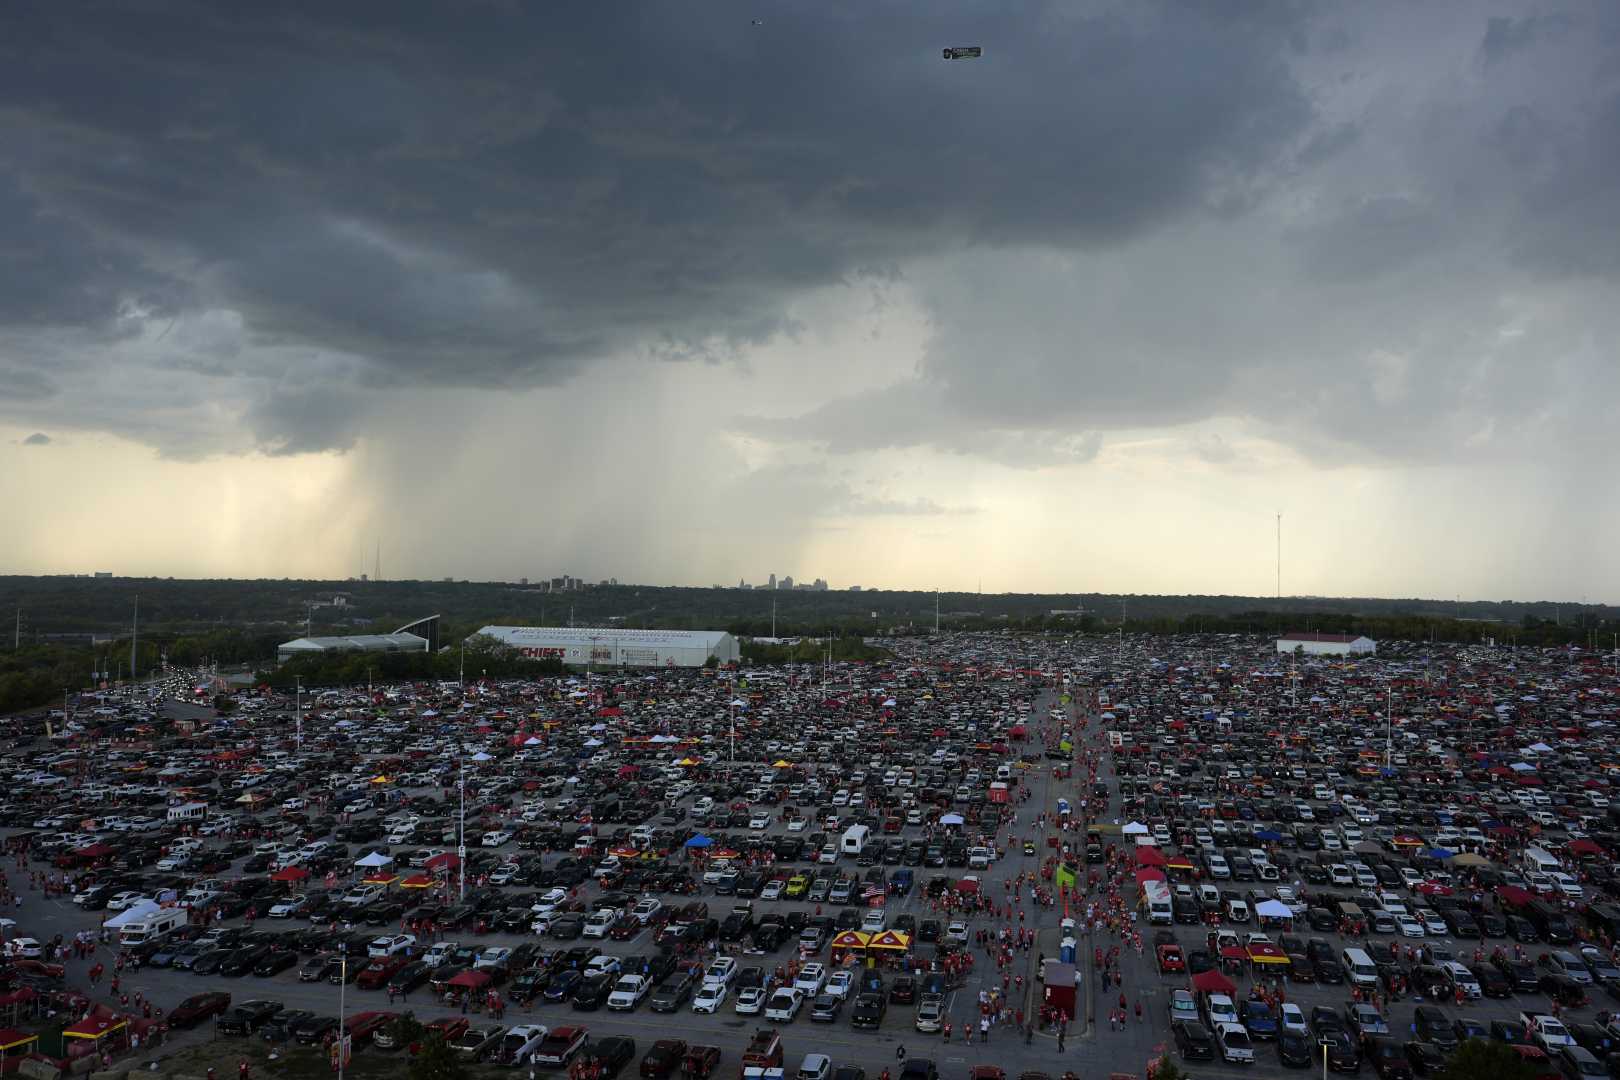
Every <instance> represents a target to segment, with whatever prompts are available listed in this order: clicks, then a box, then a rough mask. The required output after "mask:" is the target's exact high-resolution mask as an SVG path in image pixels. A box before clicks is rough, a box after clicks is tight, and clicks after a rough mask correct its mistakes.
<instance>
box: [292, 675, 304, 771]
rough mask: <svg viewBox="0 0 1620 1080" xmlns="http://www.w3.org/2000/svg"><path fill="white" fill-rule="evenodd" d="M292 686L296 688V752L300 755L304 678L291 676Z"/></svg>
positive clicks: (302, 748)
mask: <svg viewBox="0 0 1620 1080" xmlns="http://www.w3.org/2000/svg"><path fill="white" fill-rule="evenodd" d="M293 684H294V686H295V688H296V689H295V690H294V697H295V699H296V701H297V705H296V708H297V710H298V728H297V731H298V734H297V742H296V748H297V750H298V752H299V753H300V754H302V753H303V752H304V677H303V676H302V675H295V676H293Z"/></svg>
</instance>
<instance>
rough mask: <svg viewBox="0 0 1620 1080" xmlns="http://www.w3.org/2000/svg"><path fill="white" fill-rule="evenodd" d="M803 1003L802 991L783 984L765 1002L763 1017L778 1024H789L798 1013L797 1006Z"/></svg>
mask: <svg viewBox="0 0 1620 1080" xmlns="http://www.w3.org/2000/svg"><path fill="white" fill-rule="evenodd" d="M803 1004H804V994H803V993H801V992H800V991H798V990H795V989H793V988H792V987H787V986H784V987H782V988H781V989H780V990H778V991H776V992H775V993H774V994H772V995H771V997H770V1000H769V1001H768V1002H767V1003H766V1005H765V1019H767V1020H770V1021H772V1022H774V1023H778V1024H791V1023H792V1022H793V1018H794V1017H796V1016H798V1015H799V1006H801V1005H803Z"/></svg>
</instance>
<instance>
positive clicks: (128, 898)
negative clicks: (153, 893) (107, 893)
mask: <svg viewBox="0 0 1620 1080" xmlns="http://www.w3.org/2000/svg"><path fill="white" fill-rule="evenodd" d="M145 899H147V896H146V894H145V893H141V892H136V891H135V890H133V889H125V890H124V891H123V892H120V893H114V894H113V895H112V897H111V899H109V900H108V901H107V910H108V911H123V910H124V909H125V908H130V907H134V906H135V905H136V904H139V903H140V902H141V901H142V900H145Z"/></svg>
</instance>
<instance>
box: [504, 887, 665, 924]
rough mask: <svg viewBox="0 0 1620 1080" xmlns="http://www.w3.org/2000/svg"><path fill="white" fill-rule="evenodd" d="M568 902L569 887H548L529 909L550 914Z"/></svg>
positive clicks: (537, 912) (542, 913)
mask: <svg viewBox="0 0 1620 1080" xmlns="http://www.w3.org/2000/svg"><path fill="white" fill-rule="evenodd" d="M567 902H568V890H567V889H547V890H546V891H545V892H543V893H541V894H540V898H539V899H538V900H536V901H535V902H534V903H533V904H531V905H529V910H530V911H532V912H534V913H535V914H536V915H545V914H548V913H550V912H553V911H556V910H557V908H559V907H561V906H562V905H563V904H566V903H567ZM645 902H646V901H643V903H645ZM636 906H637V907H638V908H639V907H640V906H641V905H640V904H638V905H636ZM642 921H643V922H646V920H645V919H643V920H642Z"/></svg>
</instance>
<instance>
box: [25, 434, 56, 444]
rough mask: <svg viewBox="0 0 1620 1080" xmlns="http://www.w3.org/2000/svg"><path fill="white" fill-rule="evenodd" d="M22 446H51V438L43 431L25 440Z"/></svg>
mask: <svg viewBox="0 0 1620 1080" xmlns="http://www.w3.org/2000/svg"><path fill="white" fill-rule="evenodd" d="M22 444H23V445H24V446H49V445H51V437H50V436H49V435H47V434H45V433H44V432H43V431H36V432H34V433H33V434H32V435H30V436H28V438H26V439H24V440H23V441H22Z"/></svg>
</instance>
